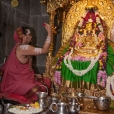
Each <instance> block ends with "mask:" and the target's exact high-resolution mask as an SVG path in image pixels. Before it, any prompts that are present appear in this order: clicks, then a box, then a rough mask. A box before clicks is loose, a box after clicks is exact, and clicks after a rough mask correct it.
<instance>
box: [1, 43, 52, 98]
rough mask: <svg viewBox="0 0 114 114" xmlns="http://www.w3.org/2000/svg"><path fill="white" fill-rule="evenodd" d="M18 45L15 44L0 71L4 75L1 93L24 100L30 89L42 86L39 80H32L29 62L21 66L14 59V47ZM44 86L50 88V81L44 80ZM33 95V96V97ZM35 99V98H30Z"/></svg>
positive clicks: (15, 58) (32, 74) (32, 73)
mask: <svg viewBox="0 0 114 114" xmlns="http://www.w3.org/2000/svg"><path fill="white" fill-rule="evenodd" d="M18 45H19V44H16V45H15V47H14V48H13V50H12V52H11V53H10V55H9V57H8V58H7V60H6V62H5V64H4V65H3V66H2V70H3V71H4V74H3V76H2V81H1V85H0V86H1V93H5V95H6V94H8V95H9V96H11V97H12V96H13V95H12V94H14V96H16V98H17V97H18V96H19V97H20V98H21V100H22V99H24V100H27V99H26V98H22V97H23V96H24V95H25V94H26V93H27V92H28V91H29V90H30V89H31V88H33V87H35V86H40V85H44V84H43V83H42V82H41V81H40V80H37V81H35V80H34V71H33V70H32V71H31V70H30V65H29V62H27V63H26V64H22V63H21V62H19V60H18V59H17V57H16V54H15V53H16V51H15V50H16V47H17V46H18ZM43 80H44V82H45V85H46V86H47V88H50V85H51V82H50V79H48V78H44V79H43ZM14 96H13V97H14ZM34 96H35V95H33V97H34ZM32 99H34V100H37V99H36V96H35V97H34V98H32Z"/></svg>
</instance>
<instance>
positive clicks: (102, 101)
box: [93, 96, 111, 110]
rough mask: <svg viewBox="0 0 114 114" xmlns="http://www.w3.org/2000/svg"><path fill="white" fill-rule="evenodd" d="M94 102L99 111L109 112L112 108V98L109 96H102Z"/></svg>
mask: <svg viewBox="0 0 114 114" xmlns="http://www.w3.org/2000/svg"><path fill="white" fill-rule="evenodd" d="M93 102H94V104H95V106H96V108H97V109H98V110H108V109H109V108H110V103H111V98H110V97H108V96H102V97H98V98H97V99H93Z"/></svg>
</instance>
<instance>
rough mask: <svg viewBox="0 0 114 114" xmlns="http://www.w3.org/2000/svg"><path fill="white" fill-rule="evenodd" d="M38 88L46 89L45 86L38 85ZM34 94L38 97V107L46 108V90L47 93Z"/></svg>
mask: <svg viewBox="0 0 114 114" xmlns="http://www.w3.org/2000/svg"><path fill="white" fill-rule="evenodd" d="M40 86H43V87H45V88H46V89H47V87H46V86H45V85H40ZM36 94H37V96H38V102H39V104H40V107H42V108H47V107H48V102H47V97H48V89H47V92H37V93H36Z"/></svg>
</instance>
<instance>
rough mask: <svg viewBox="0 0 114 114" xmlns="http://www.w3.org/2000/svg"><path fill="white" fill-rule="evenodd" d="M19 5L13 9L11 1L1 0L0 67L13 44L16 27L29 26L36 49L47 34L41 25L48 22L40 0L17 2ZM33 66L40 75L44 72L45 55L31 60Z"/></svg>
mask: <svg viewBox="0 0 114 114" xmlns="http://www.w3.org/2000/svg"><path fill="white" fill-rule="evenodd" d="M18 2H19V5H18V6H17V7H16V8H14V7H12V6H11V0H1V23H0V27H1V29H0V32H1V33H2V37H0V66H1V65H2V64H3V60H4V57H5V56H8V55H9V53H10V51H11V50H12V48H13V46H14V45H15V42H14V40H13V33H14V30H15V29H16V28H17V27H20V26H30V27H32V28H34V30H35V33H34V37H33V42H34V43H35V45H37V46H38V47H42V46H43V44H44V42H45V39H46V36H47V33H46V30H45V29H44V27H43V26H42V24H43V23H44V22H47V23H48V21H49V16H48V14H47V12H46V7H45V6H43V5H41V4H40V0H18ZM33 60H34V61H33V63H34V64H33V66H34V67H35V70H36V71H37V69H38V70H39V72H40V73H43V72H44V71H45V62H46V55H42V56H38V57H36V58H35V57H34V58H33Z"/></svg>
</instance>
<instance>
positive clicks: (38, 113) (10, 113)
mask: <svg viewBox="0 0 114 114" xmlns="http://www.w3.org/2000/svg"><path fill="white" fill-rule="evenodd" d="M27 105H28V104H21V105H12V106H10V107H9V108H8V109H10V108H13V107H15V106H25V107H26V106H27ZM43 111H44V109H43V108H42V110H41V111H39V112H37V113H31V114H40V113H41V112H43ZM8 113H9V114H16V113H13V112H10V111H9V110H8Z"/></svg>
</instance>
